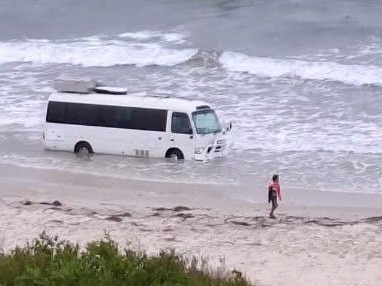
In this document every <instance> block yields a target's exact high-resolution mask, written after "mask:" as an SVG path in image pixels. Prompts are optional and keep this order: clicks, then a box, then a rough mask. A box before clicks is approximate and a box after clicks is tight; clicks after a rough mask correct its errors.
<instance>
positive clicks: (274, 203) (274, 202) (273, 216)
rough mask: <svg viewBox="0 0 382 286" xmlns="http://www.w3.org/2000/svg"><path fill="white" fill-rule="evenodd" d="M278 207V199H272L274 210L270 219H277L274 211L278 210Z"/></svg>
mask: <svg viewBox="0 0 382 286" xmlns="http://www.w3.org/2000/svg"><path fill="white" fill-rule="evenodd" d="M277 207H278V204H277V199H276V198H274V199H272V209H271V212H270V214H269V217H270V218H276V217H275V215H274V211H275V210H276V209H277Z"/></svg>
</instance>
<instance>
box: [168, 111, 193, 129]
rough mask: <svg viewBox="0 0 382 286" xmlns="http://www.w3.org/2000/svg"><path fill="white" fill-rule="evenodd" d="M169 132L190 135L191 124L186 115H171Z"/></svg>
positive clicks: (176, 113) (174, 113)
mask: <svg viewBox="0 0 382 286" xmlns="http://www.w3.org/2000/svg"><path fill="white" fill-rule="evenodd" d="M171 132H172V133H180V134H192V128H191V123H190V119H189V117H188V115H187V113H180V112H173V113H172V118H171Z"/></svg>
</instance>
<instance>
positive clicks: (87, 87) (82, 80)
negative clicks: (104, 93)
mask: <svg viewBox="0 0 382 286" xmlns="http://www.w3.org/2000/svg"><path fill="white" fill-rule="evenodd" d="M53 87H54V89H55V90H57V91H59V92H73V93H90V92H93V90H94V88H95V87H96V82H95V81H94V80H92V79H90V78H89V77H77V78H75V77H66V76H60V77H58V78H56V79H55V80H54V83H53Z"/></svg>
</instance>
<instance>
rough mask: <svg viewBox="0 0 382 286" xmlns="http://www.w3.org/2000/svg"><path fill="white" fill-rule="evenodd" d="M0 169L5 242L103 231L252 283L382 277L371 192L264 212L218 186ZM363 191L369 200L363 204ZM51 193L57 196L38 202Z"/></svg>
mask: <svg viewBox="0 0 382 286" xmlns="http://www.w3.org/2000/svg"><path fill="white" fill-rule="evenodd" d="M0 169H1V170H2V171H3V172H2V176H1V178H0V179H1V182H2V184H1V186H0V194H1V198H0V229H1V234H0V247H1V248H2V249H3V250H4V251H9V250H10V249H12V248H13V247H14V246H15V245H16V244H18V245H23V244H24V243H25V242H26V241H27V240H31V239H33V238H36V237H37V236H38V234H40V233H41V232H42V231H46V232H47V234H49V235H56V234H58V235H59V236H60V237H61V238H63V239H68V240H71V241H72V242H79V243H81V244H84V243H86V242H87V241H90V240H94V239H99V238H102V237H103V236H104V234H105V232H108V233H110V235H111V236H112V238H113V239H115V240H116V241H118V242H119V243H120V245H121V246H127V247H130V248H133V249H135V250H143V251H146V252H148V253H149V254H155V253H157V252H158V251H159V250H160V249H167V248H171V249H175V250H176V252H178V253H180V254H183V255H186V256H188V257H190V256H196V257H202V258H203V260H205V261H207V263H208V265H209V267H211V269H213V271H216V272H220V271H223V269H224V270H226V271H232V270H233V269H236V270H238V271H240V272H242V273H243V275H244V276H246V277H247V278H249V279H250V280H251V281H253V282H254V283H255V285H273V286H275V285H276V286H277V285H280V286H281V285H284V286H299V285H304V286H305V285H310V286H314V285H320V286H321V285H357V286H361V285H376V286H377V285H382V282H381V281H382V272H381V271H380V269H381V267H382V236H381V230H382V216H379V214H380V213H381V210H382V208H379V207H378V206H379V204H380V202H381V199H380V198H379V197H373V196H366V195H365V196H358V197H356V198H358V201H357V200H356V201H354V206H352V205H351V203H350V202H351V201H352V200H353V199H354V196H350V198H349V196H346V195H344V197H343V198H342V199H341V202H348V203H347V204H348V205H347V206H341V207H332V206H329V207H328V206H310V205H308V206H306V205H305V206H304V207H301V206H299V205H296V204H295V203H293V204H292V203H290V202H288V201H286V202H284V203H283V204H282V205H281V207H280V209H279V210H278V215H279V216H278V218H277V219H276V220H271V219H268V218H267V214H268V205H267V204H263V203H250V202H245V201H240V200H234V199H230V198H227V197H224V196H222V195H221V194H222V193H224V192H222V190H223V191H224V187H222V186H203V185H198V186H194V185H186V184H170V183H153V182H137V181H128V180H117V179H110V178H99V177H92V176H83V175H82V176H78V175H75V174H69V173H63V172H56V171H54V172H53V171H49V172H48V171H43V170H31V169H24V168H16V167H12V166H2V167H0ZM12 174H17V176H14V175H12ZM333 196H334V195H333ZM335 196H336V197H338V196H340V195H338V194H336V195H335ZM264 197H265V196H264ZM328 197H329V201H330V195H328ZM365 197H366V199H365ZM371 199H373V206H374V208H372V209H371V208H368V209H365V208H363V207H362V206H363V205H362V204H367V200H371ZM25 200H30V202H31V204H24V202H25ZM54 200H59V201H60V202H61V203H62V205H61V206H54V205H50V204H45V202H49V203H50V202H52V201H54ZM364 200H365V201H364ZM378 200H379V201H378ZM376 201H378V202H376ZM357 203H358V204H359V205H358V206H357ZM328 205H330V204H328Z"/></svg>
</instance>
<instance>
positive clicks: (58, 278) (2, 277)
mask: <svg viewBox="0 0 382 286" xmlns="http://www.w3.org/2000/svg"><path fill="white" fill-rule="evenodd" d="M186 265H189V267H186ZM196 265H197V261H196V259H193V260H192V261H191V263H188V262H187V261H185V260H184V259H181V258H180V257H179V256H176V255H175V254H174V253H173V252H170V253H168V252H167V253H166V252H162V253H161V254H160V255H159V256H157V257H147V256H146V255H145V254H140V253H136V252H133V251H129V250H125V252H124V253H123V254H122V253H120V252H119V251H118V245H117V243H116V242H114V241H112V240H111V239H110V238H109V237H106V238H105V239H103V240H100V241H97V242H91V243H89V244H88V245H87V247H86V249H84V250H82V251H81V250H80V248H79V246H78V245H74V244H72V243H70V242H68V241H59V240H58V238H57V237H53V238H51V237H48V236H46V235H45V234H44V233H43V234H41V235H40V237H39V238H38V239H35V240H34V241H33V242H32V243H29V244H27V246H25V247H23V248H20V247H17V248H15V249H14V250H13V251H12V252H11V253H10V254H0V286H11V285H17V286H24V285H25V286H37V285H38V286H48V285H49V286H53V285H60V286H66V285H67V286H75V285H81V286H82V285H86V286H87V285H89V286H95V285H102V286H108V285H110V286H118V285H137V286H138V285H139V286H146V285H155V286H159V285H163V286H170V285H174V286H175V285H177V286H181V285H192V286H198V285H203V286H204V285H219V286H225V285H227V286H228V285H229V286H239V285H243V286H244V285H249V283H248V282H247V281H245V280H244V279H243V278H241V277H240V276H241V275H240V273H239V272H235V273H236V275H235V277H213V275H209V274H207V273H204V272H203V271H200V270H198V269H197V267H196ZM231 276H232V275H231Z"/></svg>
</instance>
